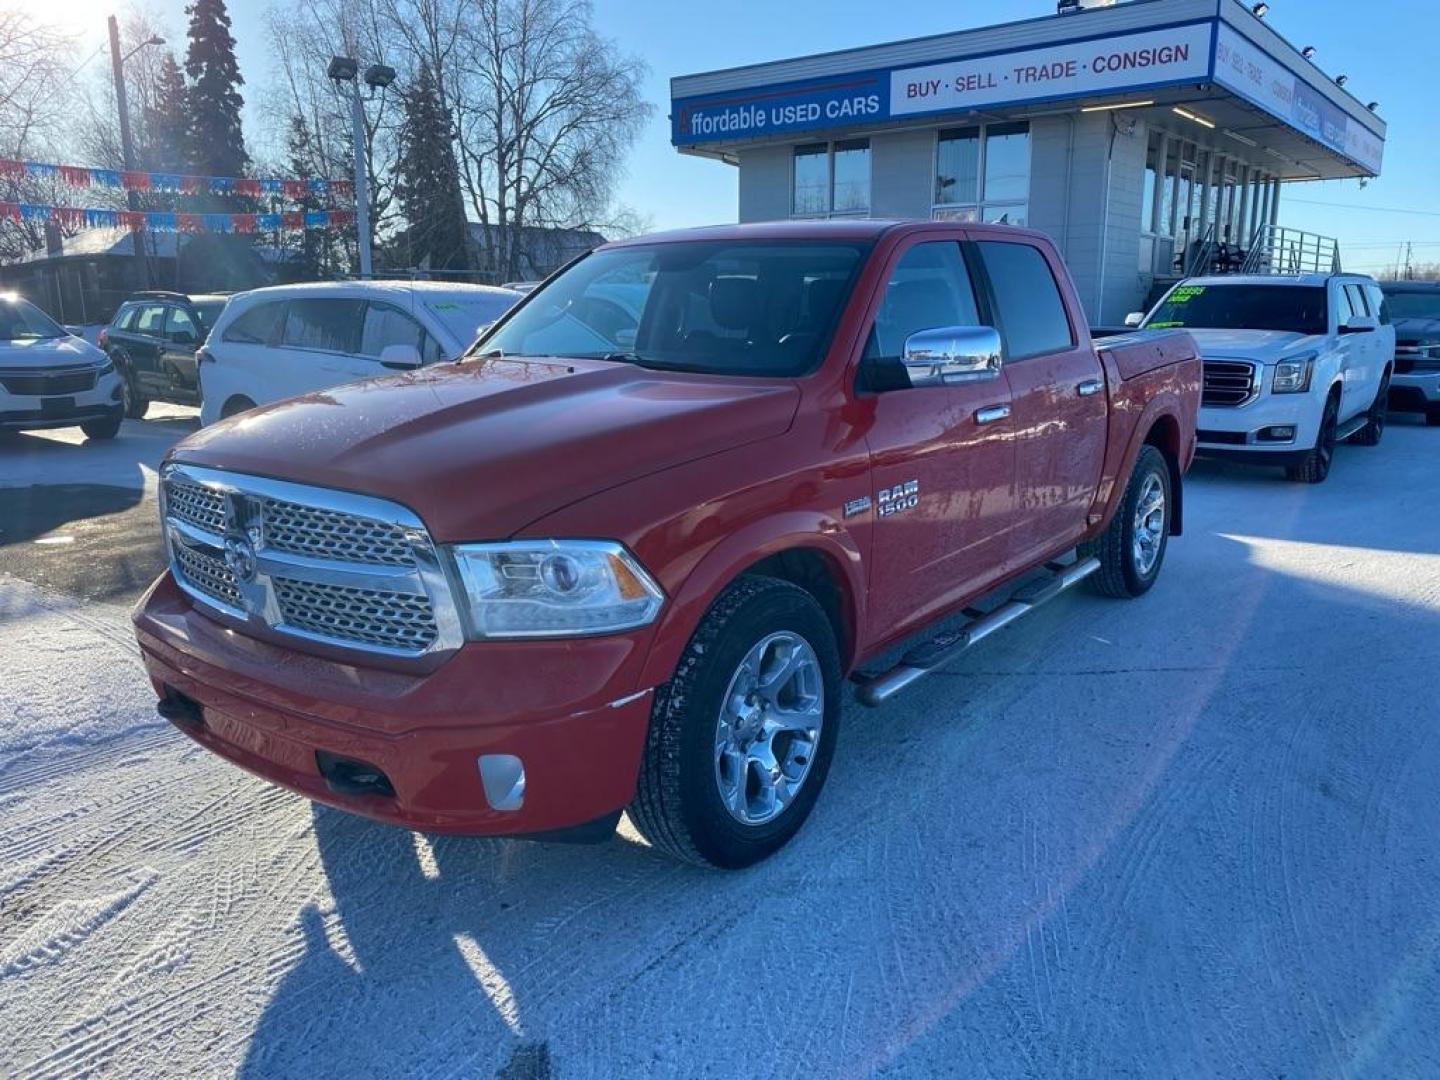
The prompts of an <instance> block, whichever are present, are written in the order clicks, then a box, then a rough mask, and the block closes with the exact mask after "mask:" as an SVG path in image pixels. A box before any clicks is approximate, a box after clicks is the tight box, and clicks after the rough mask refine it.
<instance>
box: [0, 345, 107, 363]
mask: <svg viewBox="0 0 1440 1080" xmlns="http://www.w3.org/2000/svg"><path fill="white" fill-rule="evenodd" d="M104 359H105V354H104V353H103V352H101V351H100V350H99V349H97V348H96V347H95V346H94V345H91V344H90V343H89V342H88V341H83V340H81V339H80V338H77V337H60V338H46V339H44V340H43V341H23V342H22V341H0V371H5V370H11V369H14V368H34V367H46V366H48V365H50V364H54V365H55V366H56V367H64V366H68V365H74V364H99V363H102V362H103V361H104Z"/></svg>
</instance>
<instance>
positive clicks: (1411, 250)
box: [1405, 242, 1415, 281]
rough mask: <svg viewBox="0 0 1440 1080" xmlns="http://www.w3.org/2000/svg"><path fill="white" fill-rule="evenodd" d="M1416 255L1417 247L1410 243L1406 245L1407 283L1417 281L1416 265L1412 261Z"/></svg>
mask: <svg viewBox="0 0 1440 1080" xmlns="http://www.w3.org/2000/svg"><path fill="white" fill-rule="evenodd" d="M1414 254H1415V245H1414V244H1413V243H1408V242H1407V243H1406V245H1405V280H1406V281H1414V280H1415V265H1414V263H1413V262H1411V259H1412V258H1413V257H1414Z"/></svg>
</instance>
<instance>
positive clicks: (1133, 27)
mask: <svg viewBox="0 0 1440 1080" xmlns="http://www.w3.org/2000/svg"><path fill="white" fill-rule="evenodd" d="M1140 101H1147V102H1153V105H1147V106H1143V107H1142V108H1143V110H1148V111H1150V115H1151V117H1152V118H1154V117H1157V116H1162V115H1163V116H1165V117H1167V118H1168V119H1170V120H1174V122H1175V123H1176V124H1178V125H1180V127H1181V129H1182V130H1184V131H1185V133H1186V135H1187V137H1190V138H1193V139H1194V140H1195V141H1196V142H1198V143H1200V144H1202V145H1205V144H1213V145H1214V146H1216V147H1218V148H1221V149H1223V150H1225V151H1226V153H1227V154H1229V155H1230V156H1232V157H1234V158H1237V159H1239V160H1248V161H1250V162H1252V163H1253V164H1255V165H1257V166H1261V167H1263V168H1265V169H1266V171H1267V172H1269V173H1270V174H1271V175H1274V176H1278V177H1280V178H1282V179H1295V180H1301V179H1309V180H1318V179H1334V178H1339V177H1355V176H1378V175H1379V172H1380V166H1381V163H1382V159H1383V156H1384V147H1385V123H1384V121H1382V120H1381V119H1380V118H1379V117H1378V116H1376V115H1375V114H1374V113H1373V112H1371V111H1370V110H1369V109H1367V108H1366V107H1365V106H1364V105H1362V104H1361V103H1360V102H1359V101H1358V100H1357V99H1356V98H1354V97H1353V96H1351V95H1350V94H1349V93H1347V92H1346V91H1345V90H1344V89H1342V88H1341V87H1339V86H1338V85H1336V84H1335V82H1334V81H1333V80H1332V79H1330V78H1329V77H1328V76H1326V75H1325V74H1324V73H1323V72H1321V71H1320V70H1319V68H1317V67H1315V65H1314V64H1312V63H1311V62H1310V61H1308V60H1306V59H1305V58H1304V57H1302V56H1301V54H1300V52H1299V51H1298V50H1297V49H1296V48H1295V47H1294V46H1293V45H1291V44H1290V43H1289V42H1287V41H1286V40H1285V39H1284V38H1282V37H1281V36H1280V35H1279V34H1277V33H1275V31H1274V30H1272V29H1271V28H1270V27H1269V25H1267V24H1266V23H1264V22H1263V21H1261V20H1260V19H1257V18H1255V17H1254V16H1253V15H1252V14H1251V13H1250V10H1249V8H1248V7H1247V6H1246V5H1245V4H1243V3H1241V2H1240V0H1134V2H1132V3H1127V4H1119V5H1116V6H1114V7H1109V8H1103V9H1099V10H1091V11H1084V12H1081V13H1079V14H1074V15H1063V16H1059V15H1055V16H1049V17H1046V18H1041V19H1031V20H1028V21H1026V22H1018V23H1009V24H1006V25H1003V26H994V27H986V28H983V29H979V30H971V31H964V32H961V33H955V34H945V35H940V36H938V37H931V38H920V39H916V40H912V41H900V42H893V43H890V44H886V45H876V46H873V47H869V48H864V49H852V50H847V51H844V52H836V53H826V54H823V55H818V56H808V57H800V58H798V59H794V60H781V61H777V62H774V63H768V64H757V65H753V66H750V67H744V68H734V69H730V70H727V71H716V72H709V73H706V74H701V75H688V76H682V77H679V78H676V79H672V80H671V115H670V122H671V142H672V143H673V144H674V145H675V146H676V147H677V148H678V149H680V150H681V152H683V153H695V154H703V155H707V156H715V157H721V158H726V159H730V160H733V159H734V156H735V154H736V152H737V151H739V150H742V149H744V148H745V147H747V146H753V145H760V144H763V143H767V142H777V141H780V142H794V141H795V140H796V139H797V138H809V137H816V138H819V137H823V136H826V135H829V134H834V133H840V132H843V133H861V132H875V131H885V130H893V129H903V128H910V127H924V126H933V125H935V124H936V123H967V122H977V121H979V120H984V119H991V118H998V117H1005V118H1018V117H1025V116H1035V115H1039V114H1053V113H1056V112H1076V111H1079V110H1081V109H1085V108H1092V109H1093V108H1097V107H1098V108H1105V107H1114V106H1126V105H1134V104H1135V103H1137V102H1140ZM1192 105H1193V106H1195V108H1193V109H1192V108H1188V106H1192ZM1175 106H1180V107H1181V108H1184V109H1185V111H1186V112H1191V113H1194V114H1196V115H1199V116H1200V117H1201V118H1202V120H1203V121H1206V122H1208V123H1211V124H1214V125H1215V126H1214V127H1213V128H1207V127H1206V126H1205V123H1202V122H1195V121H1190V120H1188V118H1185V117H1183V116H1178V115H1176V114H1175V113H1174V111H1173V110H1174V108H1175ZM1187 125H1190V126H1187ZM1251 144H1253V145H1251Z"/></svg>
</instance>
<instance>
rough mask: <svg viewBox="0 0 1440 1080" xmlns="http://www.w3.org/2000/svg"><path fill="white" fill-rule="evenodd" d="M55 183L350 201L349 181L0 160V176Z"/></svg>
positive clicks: (352, 188) (351, 187)
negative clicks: (52, 181) (200, 173)
mask: <svg viewBox="0 0 1440 1080" xmlns="http://www.w3.org/2000/svg"><path fill="white" fill-rule="evenodd" d="M26 176H32V177H36V178H38V179H42V180H59V181H60V182H61V183H64V184H67V185H69V186H70V187H77V188H112V189H114V188H118V189H120V190H122V191H161V192H169V193H174V194H178V195H200V194H210V195H244V196H248V197H250V198H259V197H260V196H262V195H280V196H283V197H284V198H287V199H309V198H315V199H325V198H330V199H352V198H354V197H355V183H354V181H352V180H285V179H274V178H256V177H249V176H189V175H186V174H183V173H162V172H143V171H140V170H135V169H126V170H116V169H92V168H89V167H88V166H84V165H47V164H44V163H43V162H39V161H10V160H6V159H0V177H7V178H10V179H15V180H18V179H21V178H23V177H26Z"/></svg>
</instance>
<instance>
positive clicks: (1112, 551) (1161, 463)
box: [1080, 445, 1172, 599]
mask: <svg viewBox="0 0 1440 1080" xmlns="http://www.w3.org/2000/svg"><path fill="white" fill-rule="evenodd" d="M1171 506H1172V500H1171V490H1170V465H1169V463H1168V462H1167V461H1166V460H1165V455H1164V454H1162V453H1160V451H1159V450H1158V449H1156V448H1155V447H1153V446H1149V445H1146V446H1143V447H1141V448H1140V456H1139V457H1137V458H1136V459H1135V468H1134V469H1133V470H1131V473H1130V482H1129V483H1128V484H1126V485H1125V494H1124V495H1123V496H1121V499H1120V507H1119V509H1117V510H1116V511H1115V516H1114V517H1113V518H1111V519H1110V524H1109V525H1108V526H1106V528H1105V531H1104V532H1103V533H1101V534H1100V535H1099V536H1098V537H1097V538H1095V539H1094V540H1091V541H1088V542H1087V543H1084V544H1081V545H1080V557H1081V558H1089V557H1090V556H1092V555H1093V556H1094V557H1095V558H1097V559H1099V560H1100V569H1099V570H1098V571H1096V572H1095V573H1093V574H1091V575H1090V578H1089V580H1090V583H1091V588H1093V589H1094V590H1096V591H1097V592H1099V593H1100V594H1101V595H1102V596H1113V597H1116V598H1118V599H1130V598H1133V597H1136V596H1143V595H1145V594H1146V593H1147V592H1149V591H1150V587H1151V586H1152V585H1154V584H1155V580H1156V578H1158V577H1159V576H1160V567H1161V566H1162V565H1164V562H1165V549H1166V547H1167V546H1168V545H1169V540H1170V513H1171Z"/></svg>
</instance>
